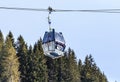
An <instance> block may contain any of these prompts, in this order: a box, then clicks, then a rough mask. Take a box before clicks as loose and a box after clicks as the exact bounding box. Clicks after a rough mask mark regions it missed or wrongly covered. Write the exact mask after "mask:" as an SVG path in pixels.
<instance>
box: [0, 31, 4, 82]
mask: <svg viewBox="0 0 120 82" xmlns="http://www.w3.org/2000/svg"><path fill="white" fill-rule="evenodd" d="M3 45H4V38H3V34H2V32H1V30H0V81H1V79H2V76H1V73H2V66H1V60H2V52H1V50H2V48H3Z"/></svg>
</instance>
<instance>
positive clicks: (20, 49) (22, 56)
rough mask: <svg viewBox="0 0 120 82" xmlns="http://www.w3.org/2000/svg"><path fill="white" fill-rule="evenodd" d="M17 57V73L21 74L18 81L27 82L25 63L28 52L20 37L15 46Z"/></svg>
mask: <svg viewBox="0 0 120 82" xmlns="http://www.w3.org/2000/svg"><path fill="white" fill-rule="evenodd" d="M16 48H17V49H16V50H17V56H18V57H19V62H20V67H19V71H20V72H21V75H20V79H21V81H22V82H27V80H28V78H27V65H28V64H27V63H28V60H27V59H28V58H27V57H28V54H27V53H28V50H27V44H26V43H25V41H24V39H23V37H22V36H21V35H20V36H19V37H18V40H17V44H16Z"/></svg>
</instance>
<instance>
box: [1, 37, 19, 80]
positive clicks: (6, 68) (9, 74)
mask: <svg viewBox="0 0 120 82" xmlns="http://www.w3.org/2000/svg"><path fill="white" fill-rule="evenodd" d="M1 53H2V60H1V67H2V73H1V76H2V82H18V81H19V76H20V72H19V71H18V69H19V61H18V57H17V55H16V51H15V49H14V47H13V45H12V41H11V39H10V37H9V36H7V37H6V41H5V45H4V47H3V49H2V51H1Z"/></svg>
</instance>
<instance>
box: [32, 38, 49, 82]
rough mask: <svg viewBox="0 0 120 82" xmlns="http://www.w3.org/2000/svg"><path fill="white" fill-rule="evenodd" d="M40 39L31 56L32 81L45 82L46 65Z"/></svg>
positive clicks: (46, 76)
mask: <svg viewBox="0 0 120 82" xmlns="http://www.w3.org/2000/svg"><path fill="white" fill-rule="evenodd" d="M41 43H42V41H41V40H39V41H38V42H37V43H36V44H35V45H34V49H33V58H32V64H33V66H32V68H31V70H32V82H47V80H48V79H47V78H48V75H47V66H46V59H45V56H44V54H43V53H44V52H43V49H42V44H41Z"/></svg>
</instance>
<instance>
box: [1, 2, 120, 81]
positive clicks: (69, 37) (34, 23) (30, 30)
mask: <svg viewBox="0 0 120 82" xmlns="http://www.w3.org/2000/svg"><path fill="white" fill-rule="evenodd" d="M0 6H6V7H27V8H44V9H47V8H48V6H51V7H52V8H53V9H109V8H112V9H113V8H120V1H119V0H51V1H50V0H19V1H18V0H1V1H0ZM47 15H48V13H47V12H31V11H14V10H0V29H1V30H2V32H3V34H4V35H6V34H8V32H9V31H12V33H13V34H14V37H15V39H16V38H17V37H18V36H19V35H20V34H21V35H22V36H23V37H24V39H25V41H26V42H27V43H28V44H34V43H35V42H36V41H37V40H38V39H39V38H40V37H43V35H44V32H45V31H46V30H48V24H47ZM51 18H52V27H53V28H55V29H56V31H61V32H62V33H63V35H64V37H65V40H66V43H67V47H71V48H72V49H74V51H75V53H76V55H77V58H80V59H82V60H84V58H85V56H86V55H87V54H92V55H93V57H94V59H95V61H96V63H97V65H98V66H99V67H100V69H101V70H102V71H104V73H105V74H106V76H107V77H108V80H109V82H115V80H117V82H120V78H119V76H120V73H119V69H120V63H119V62H120V60H119V58H120V22H119V21H120V14H106V13H52V16H51Z"/></svg>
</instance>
